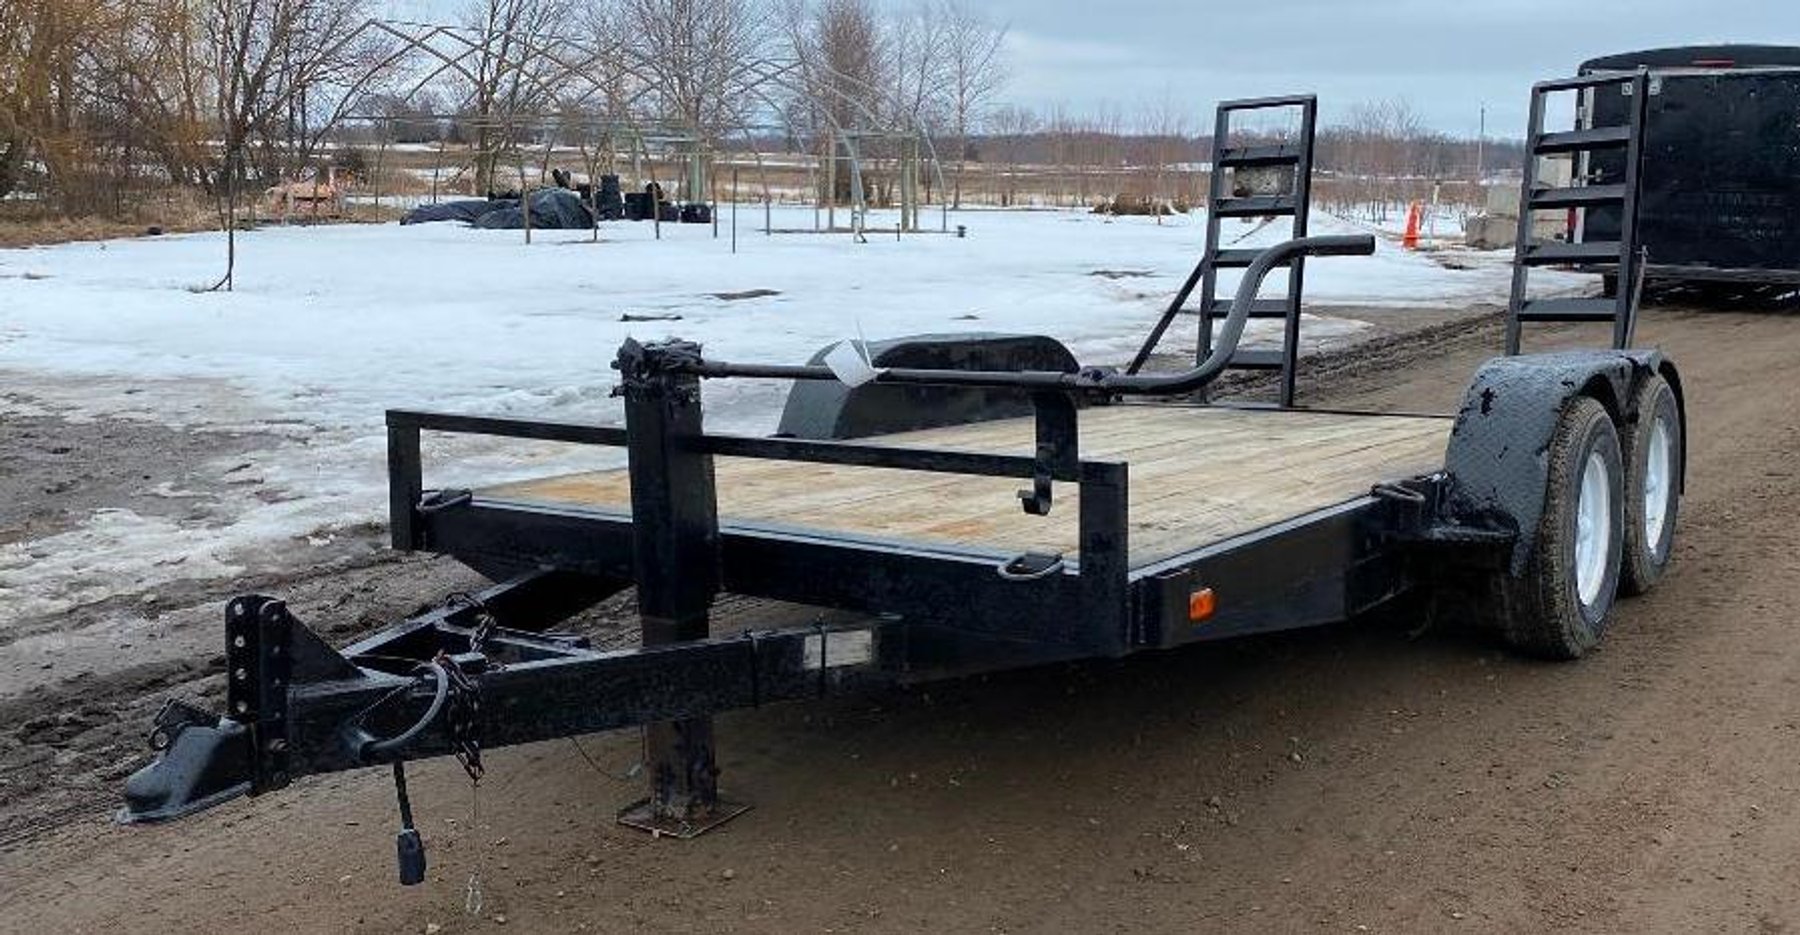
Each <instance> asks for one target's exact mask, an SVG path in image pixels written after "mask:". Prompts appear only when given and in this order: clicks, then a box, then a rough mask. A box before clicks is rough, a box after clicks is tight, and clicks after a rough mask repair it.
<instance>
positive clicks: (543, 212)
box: [400, 188, 594, 230]
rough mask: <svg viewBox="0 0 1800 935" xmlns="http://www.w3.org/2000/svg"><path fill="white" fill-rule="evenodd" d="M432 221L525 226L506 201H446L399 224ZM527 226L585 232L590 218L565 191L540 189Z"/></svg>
mask: <svg viewBox="0 0 1800 935" xmlns="http://www.w3.org/2000/svg"><path fill="white" fill-rule="evenodd" d="M433 221H461V222H462V223H464V224H468V225H470V226H473V227H480V228H483V229H486V230H519V229H521V228H523V227H524V226H525V212H523V211H521V210H519V202H518V201H517V200H516V199H510V198H497V199H493V200H487V199H481V200H470V201H446V202H444V203H443V204H436V205H421V206H419V207H417V208H414V209H412V210H411V211H408V212H407V213H406V217H404V218H402V219H401V220H400V223H402V224H428V223H431V222H433ZM531 226H532V227H534V228H537V229H539V230H586V229H588V228H590V227H592V226H594V215H593V214H592V213H591V212H590V211H589V210H588V206H587V203H586V202H583V201H582V200H581V196H580V195H577V194H576V193H574V192H572V191H569V190H568V189H566V188H540V189H538V190H537V191H535V192H532V193H531Z"/></svg>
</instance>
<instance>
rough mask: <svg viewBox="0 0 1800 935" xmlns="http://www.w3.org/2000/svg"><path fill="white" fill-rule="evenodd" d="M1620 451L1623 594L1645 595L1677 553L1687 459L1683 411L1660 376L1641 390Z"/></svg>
mask: <svg viewBox="0 0 1800 935" xmlns="http://www.w3.org/2000/svg"><path fill="white" fill-rule="evenodd" d="M1632 411H1633V412H1634V413H1636V417H1635V418H1634V419H1633V420H1632V421H1631V423H1630V424H1628V425H1626V426H1625V431H1624V432H1623V433H1622V437H1621V438H1620V447H1621V449H1622V451H1623V453H1624V456H1625V557H1624V560H1623V562H1622V563H1621V566H1622V567H1621V570H1620V573H1619V593H1621V594H1624V595H1626V596H1635V595H1638V594H1643V593H1644V592H1646V591H1648V590H1650V588H1651V587H1652V586H1653V585H1655V584H1656V581H1657V579H1658V578H1661V577H1662V573H1663V569H1664V568H1667V567H1668V564H1669V556H1670V555H1671V554H1672V553H1673V552H1674V547H1675V520H1676V515H1677V513H1678V512H1679V511H1680V509H1681V469H1682V464H1683V463H1685V458H1686V455H1687V449H1686V448H1685V445H1686V444H1687V439H1686V437H1685V436H1684V435H1683V433H1682V425H1681V405H1680V403H1679V402H1678V401H1677V400H1676V398H1675V390H1674V388H1673V387H1671V386H1669V381H1667V380H1665V379H1663V378H1662V377H1661V376H1651V377H1649V378H1648V379H1646V380H1644V382H1643V384H1642V385H1641V386H1639V387H1638V390H1637V394H1636V396H1635V399H1634V402H1633V405H1632Z"/></svg>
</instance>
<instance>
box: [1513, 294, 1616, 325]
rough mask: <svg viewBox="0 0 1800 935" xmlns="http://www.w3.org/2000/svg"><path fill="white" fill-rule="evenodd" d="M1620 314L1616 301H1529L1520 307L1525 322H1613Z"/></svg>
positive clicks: (1520, 314)
mask: <svg viewBox="0 0 1800 935" xmlns="http://www.w3.org/2000/svg"><path fill="white" fill-rule="evenodd" d="M1618 313H1619V303H1618V302H1617V301H1616V300H1614V299H1529V300H1527V301H1526V302H1525V303H1524V304H1522V305H1520V306H1519V317H1520V318H1521V319H1523V320H1525V321H1612V320H1613V316H1615V315H1617V314H1618Z"/></svg>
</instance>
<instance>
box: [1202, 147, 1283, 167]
mask: <svg viewBox="0 0 1800 935" xmlns="http://www.w3.org/2000/svg"><path fill="white" fill-rule="evenodd" d="M1299 161H1300V147H1299V146H1296V145H1295V144H1293V143H1274V144H1269V145H1261V146H1227V147H1225V148H1224V149H1222V150H1220V151H1219V161H1218V162H1217V163H1216V166H1217V167H1218V168H1221V169H1230V168H1236V167H1238V166H1291V165H1294V164H1295V163H1297V162H1299Z"/></svg>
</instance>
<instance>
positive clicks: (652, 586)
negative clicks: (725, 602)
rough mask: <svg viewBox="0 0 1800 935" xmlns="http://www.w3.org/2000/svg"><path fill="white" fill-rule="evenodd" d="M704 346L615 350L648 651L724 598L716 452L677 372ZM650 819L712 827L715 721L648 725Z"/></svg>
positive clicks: (695, 629) (694, 397)
mask: <svg viewBox="0 0 1800 935" xmlns="http://www.w3.org/2000/svg"><path fill="white" fill-rule="evenodd" d="M698 354H699V348H698V347H697V346H695V345H689V344H683V343H681V342H674V341H672V342H668V343H665V344H657V345H649V346H643V345H638V344H637V343H636V342H635V341H630V340H628V341H626V344H625V347H624V348H622V349H621V350H620V351H619V359H618V368H619V375H620V390H621V392H622V394H623V395H624V397H625V428H626V436H627V446H626V451H627V454H628V455H629V464H630V472H631V517H632V522H631V529H632V552H633V562H632V568H633V575H632V578H633V580H635V581H636V582H637V604H638V614H639V617H640V618H641V620H642V631H643V634H642V636H643V645H644V646H646V647H654V646H666V645H669V644H675V643H686V642H691V641H694V640H702V639H705V638H706V637H707V634H708V628H709V621H708V619H707V614H708V611H709V609H710V608H711V607H712V602H713V598H714V597H715V596H716V595H717V594H718V589H719V578H720V567H719V515H718V495H717V488H716V485H715V483H714V478H713V461H712V455H710V454H708V453H706V452H705V451H704V450H702V448H701V447H700V446H699V445H697V444H695V442H696V440H698V439H699V438H700V437H701V436H702V434H703V431H702V429H701V415H700V379H699V377H697V376H695V375H694V374H692V373H690V372H687V371H685V370H683V369H680V367H679V366H678V365H679V364H680V363H681V362H682V361H684V360H686V359H689V358H690V357H697V356H698ZM644 751H645V758H646V760H647V763H646V765H647V767H648V772H649V776H650V798H649V800H648V801H647V803H646V805H647V809H646V810H647V813H648V817H649V819H650V820H653V821H660V820H669V821H672V822H677V823H680V822H693V821H708V820H710V819H711V818H712V817H713V813H714V811H715V810H716V809H717V808H718V806H719V788H718V775H719V769H718V765H717V762H716V758H715V755H714V751H713V727H712V719H711V718H709V717H696V718H684V719H681V720H675V721H656V722H653V723H650V724H648V725H646V726H645V729H644Z"/></svg>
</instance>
